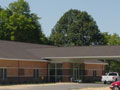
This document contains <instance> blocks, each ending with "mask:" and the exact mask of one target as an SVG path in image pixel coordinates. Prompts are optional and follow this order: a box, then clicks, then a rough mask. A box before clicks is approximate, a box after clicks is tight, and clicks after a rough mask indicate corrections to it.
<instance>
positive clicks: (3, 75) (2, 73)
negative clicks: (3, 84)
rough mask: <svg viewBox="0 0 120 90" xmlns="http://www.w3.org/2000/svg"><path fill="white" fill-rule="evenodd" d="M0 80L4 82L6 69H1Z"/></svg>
mask: <svg viewBox="0 0 120 90" xmlns="http://www.w3.org/2000/svg"><path fill="white" fill-rule="evenodd" d="M1 78H2V79H3V80H5V79H6V78H7V69H6V68H3V69H1Z"/></svg>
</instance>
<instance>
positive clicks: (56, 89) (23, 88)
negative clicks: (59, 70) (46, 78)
mask: <svg viewBox="0 0 120 90" xmlns="http://www.w3.org/2000/svg"><path fill="white" fill-rule="evenodd" d="M104 86H105V85H104V84H87V83H57V84H43V85H41V84H37V85H15V86H1V87H0V90H71V89H81V88H88V87H104Z"/></svg>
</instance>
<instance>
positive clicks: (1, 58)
mask: <svg viewBox="0 0 120 90" xmlns="http://www.w3.org/2000/svg"><path fill="white" fill-rule="evenodd" d="M109 59H115V60H116V59H120V46H79V47H56V46H49V45H40V44H31V43H21V42H13V41H2V40H0V83H2V82H10V83H11V82H14V83H15V82H19V83H20V82H21V83H23V82H41V83H42V82H58V81H61V82H69V81H71V80H74V81H75V80H86V79H87V80H90V79H92V80H97V79H100V77H101V75H103V74H105V66H106V63H104V62H102V61H100V60H109Z"/></svg>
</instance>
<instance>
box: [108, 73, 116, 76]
mask: <svg viewBox="0 0 120 90" xmlns="http://www.w3.org/2000/svg"><path fill="white" fill-rule="evenodd" d="M109 76H117V73H109Z"/></svg>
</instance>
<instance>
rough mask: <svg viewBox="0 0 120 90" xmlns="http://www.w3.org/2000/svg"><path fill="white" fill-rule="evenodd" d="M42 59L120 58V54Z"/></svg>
mask: <svg viewBox="0 0 120 90" xmlns="http://www.w3.org/2000/svg"><path fill="white" fill-rule="evenodd" d="M42 59H120V56H76V57H75V56H74V57H42Z"/></svg>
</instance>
